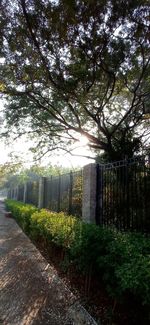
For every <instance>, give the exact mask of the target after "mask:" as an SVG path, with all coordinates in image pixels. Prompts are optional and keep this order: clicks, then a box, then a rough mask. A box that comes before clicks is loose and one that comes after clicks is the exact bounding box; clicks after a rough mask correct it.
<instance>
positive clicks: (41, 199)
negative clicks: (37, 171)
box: [38, 177, 46, 209]
mask: <svg viewBox="0 0 150 325" xmlns="http://www.w3.org/2000/svg"><path fill="white" fill-rule="evenodd" d="M45 182H46V177H41V178H40V181H39V199H38V208H39V209H42V208H44V205H45V204H44V197H45Z"/></svg>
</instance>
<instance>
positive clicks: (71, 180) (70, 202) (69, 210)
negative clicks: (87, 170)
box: [68, 171, 73, 214]
mask: <svg viewBox="0 0 150 325" xmlns="http://www.w3.org/2000/svg"><path fill="white" fill-rule="evenodd" d="M72 188H73V174H72V171H71V172H70V184H69V209H68V213H69V214H71V213H72Z"/></svg>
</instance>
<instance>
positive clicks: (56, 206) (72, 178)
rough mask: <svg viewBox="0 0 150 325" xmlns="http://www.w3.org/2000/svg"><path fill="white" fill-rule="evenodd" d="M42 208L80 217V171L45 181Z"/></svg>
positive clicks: (52, 177) (48, 178)
mask: <svg viewBox="0 0 150 325" xmlns="http://www.w3.org/2000/svg"><path fill="white" fill-rule="evenodd" d="M44 207H45V208H48V209H50V210H54V211H57V212H58V211H64V212H67V213H69V214H73V215H77V216H81V215H82V170H80V171H78V172H70V173H67V174H64V175H59V176H55V177H54V176H51V177H47V178H46V179H45V196H44Z"/></svg>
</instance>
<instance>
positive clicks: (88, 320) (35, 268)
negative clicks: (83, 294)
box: [0, 202, 96, 325]
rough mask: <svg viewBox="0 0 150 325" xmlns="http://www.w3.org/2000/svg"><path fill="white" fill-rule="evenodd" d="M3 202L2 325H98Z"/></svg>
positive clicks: (0, 241)
mask: <svg viewBox="0 0 150 325" xmlns="http://www.w3.org/2000/svg"><path fill="white" fill-rule="evenodd" d="M4 213H5V211H4V204H3V202H0V325H31V324H32V325H40V324H41V325H47V324H51V325H63V324H64V325H71V324H72V325H73V324H74V325H83V324H87V325H96V322H95V321H94V320H93V318H92V317H91V316H90V315H89V314H88V313H87V311H85V309H84V308H83V307H82V306H81V305H80V304H79V303H78V301H76V297H75V296H74V295H73V294H72V293H71V292H70V291H69V289H68V288H66V287H65V286H64V284H63V282H62V281H61V280H60V279H59V277H58V275H57V272H56V270H55V269H54V268H53V267H52V266H51V265H50V264H48V263H47V262H46V260H45V259H44V258H43V257H42V255H41V254H40V252H39V251H38V250H37V249H36V247H35V246H34V245H33V244H32V243H31V241H30V240H29V239H28V237H27V236H26V235H25V234H24V233H23V232H22V230H21V229H20V228H19V226H18V225H17V224H16V222H15V221H14V220H13V219H11V218H6V217H5V215H4Z"/></svg>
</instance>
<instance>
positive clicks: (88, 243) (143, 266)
mask: <svg viewBox="0 0 150 325" xmlns="http://www.w3.org/2000/svg"><path fill="white" fill-rule="evenodd" d="M6 206H7V208H8V209H9V210H11V212H12V214H13V216H14V217H15V218H16V220H17V222H18V223H19V224H20V225H21V226H22V228H23V229H24V230H25V231H26V232H27V233H28V234H29V236H30V237H31V238H34V239H36V240H37V239H38V238H39V237H40V238H43V240H45V239H46V240H47V242H53V243H54V244H55V245H57V246H59V247H62V248H63V249H64V250H65V252H66V256H67V257H68V264H70V263H73V265H75V266H76V268H77V270H79V271H80V272H83V273H84V274H85V273H87V272H88V270H92V274H93V275H94V274H96V276H98V277H99V279H100V281H103V283H104V284H105V286H106V288H107V291H108V293H109V295H110V296H112V297H114V298H115V299H117V300H120V299H123V297H124V296H125V294H130V295H131V296H133V297H134V298H135V299H136V300H137V301H138V302H140V303H141V304H142V305H149V304H150V238H149V237H145V236H144V235H142V234H140V233H121V232H119V231H117V230H115V229H112V228H104V227H99V226H96V225H91V224H85V223H83V222H82V221H81V220H80V219H78V218H75V217H73V216H67V215H66V214H65V213H63V212H61V213H56V212H51V211H47V210H45V209H42V210H40V211H39V210H38V209H37V208H35V207H34V206H31V205H25V204H23V203H20V202H16V201H12V200H6Z"/></svg>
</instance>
